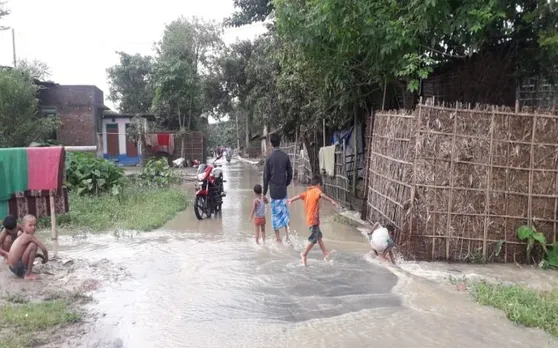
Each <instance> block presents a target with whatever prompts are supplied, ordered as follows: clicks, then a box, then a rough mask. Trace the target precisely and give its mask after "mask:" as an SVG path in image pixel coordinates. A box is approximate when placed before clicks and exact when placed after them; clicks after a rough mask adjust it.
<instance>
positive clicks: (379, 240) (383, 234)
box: [369, 226, 390, 252]
mask: <svg viewBox="0 0 558 348" xmlns="http://www.w3.org/2000/svg"><path fill="white" fill-rule="evenodd" d="M369 238H370V245H371V246H372V248H373V249H374V250H376V251H377V252H382V251H384V250H386V248H387V247H388V240H389V239H390V237H389V232H388V230H387V228H385V227H381V226H380V227H378V228H376V229H375V230H374V232H372V235H371V236H370V237H369Z"/></svg>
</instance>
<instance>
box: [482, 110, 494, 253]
mask: <svg viewBox="0 0 558 348" xmlns="http://www.w3.org/2000/svg"><path fill="white" fill-rule="evenodd" d="M494 109H495V108H494V106H492V116H491V117H490V130H489V131H490V147H489V148H490V150H489V151H488V169H487V173H486V198H485V201H484V235H483V238H482V258H483V260H484V262H487V261H488V258H487V255H488V250H487V249H488V248H487V244H488V242H487V241H488V226H489V224H490V186H491V185H492V165H493V161H494V154H493V151H494V122H495V119H496V112H495V110H494Z"/></svg>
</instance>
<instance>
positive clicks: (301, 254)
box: [300, 253, 307, 267]
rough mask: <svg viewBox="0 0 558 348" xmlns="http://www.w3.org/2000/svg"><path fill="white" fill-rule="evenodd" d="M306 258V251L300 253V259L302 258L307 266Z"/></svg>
mask: <svg viewBox="0 0 558 348" xmlns="http://www.w3.org/2000/svg"><path fill="white" fill-rule="evenodd" d="M306 258H307V256H306V255H304V253H300V259H301V260H302V264H303V265H304V267H306Z"/></svg>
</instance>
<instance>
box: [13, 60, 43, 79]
mask: <svg viewBox="0 0 558 348" xmlns="http://www.w3.org/2000/svg"><path fill="white" fill-rule="evenodd" d="M17 69H18V70H20V71H24V72H26V73H27V74H28V75H29V76H31V77H32V78H34V79H37V80H39V81H44V80H46V79H48V78H49V77H50V76H51V72H50V67H49V66H48V65H47V63H45V62H43V61H40V60H37V59H34V60H32V61H29V60H26V59H22V60H20V61H18V63H17Z"/></svg>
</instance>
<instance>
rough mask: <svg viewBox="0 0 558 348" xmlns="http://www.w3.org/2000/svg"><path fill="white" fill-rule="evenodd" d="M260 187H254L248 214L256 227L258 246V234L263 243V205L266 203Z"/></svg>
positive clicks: (258, 242) (257, 242)
mask: <svg viewBox="0 0 558 348" xmlns="http://www.w3.org/2000/svg"><path fill="white" fill-rule="evenodd" d="M262 191H263V189H262V186H261V185H256V186H254V194H255V195H256V197H255V198H254V202H253V204H252V211H251V212H250V220H252V218H253V219H254V225H255V226H256V244H260V232H261V234H262V240H263V242H264V243H265V204H266V203H267V198H266V197H264V196H263V195H262Z"/></svg>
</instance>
